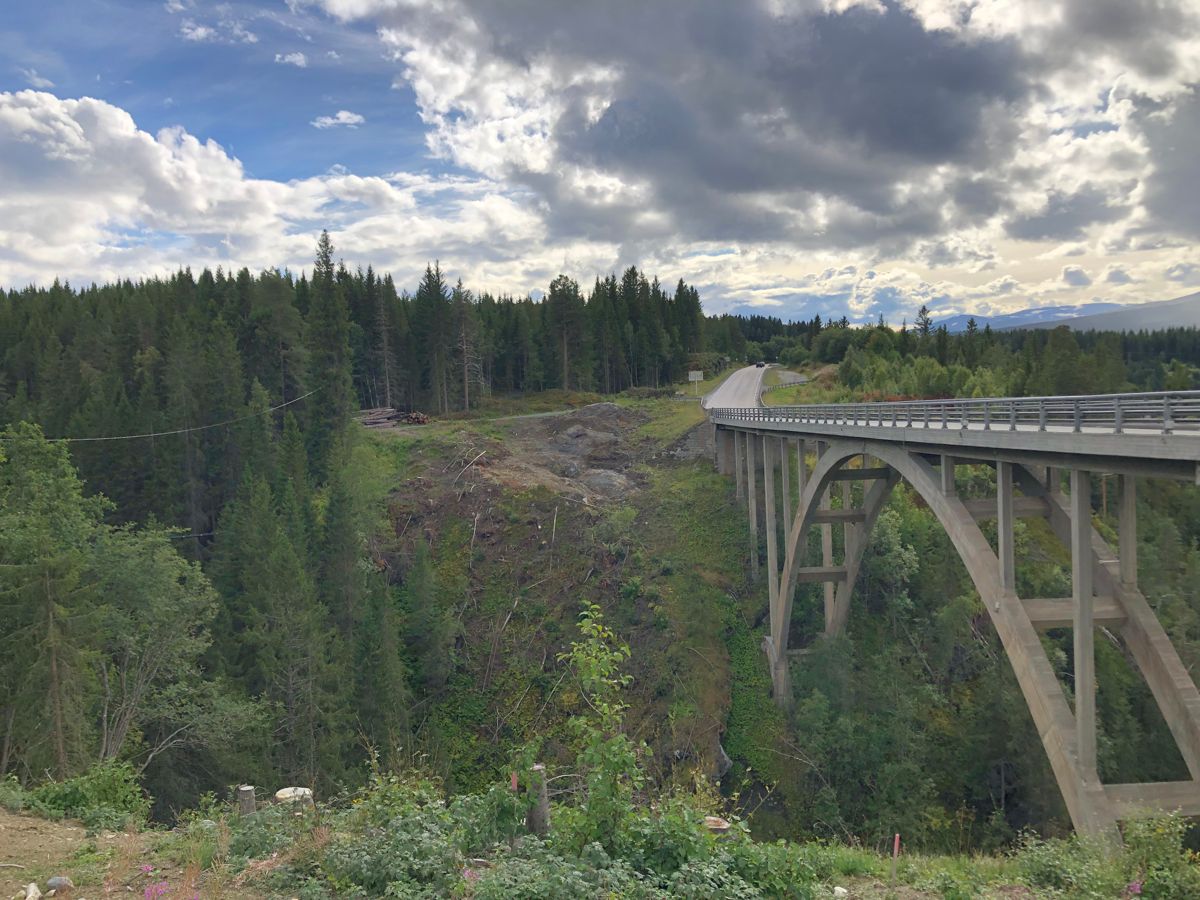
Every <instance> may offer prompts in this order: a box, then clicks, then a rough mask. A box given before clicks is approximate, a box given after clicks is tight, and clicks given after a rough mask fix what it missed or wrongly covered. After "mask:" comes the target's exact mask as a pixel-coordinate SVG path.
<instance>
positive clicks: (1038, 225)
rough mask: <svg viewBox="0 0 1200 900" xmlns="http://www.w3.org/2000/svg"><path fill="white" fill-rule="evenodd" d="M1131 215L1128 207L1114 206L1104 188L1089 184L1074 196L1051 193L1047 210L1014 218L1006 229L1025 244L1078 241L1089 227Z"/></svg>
mask: <svg viewBox="0 0 1200 900" xmlns="http://www.w3.org/2000/svg"><path fill="white" fill-rule="evenodd" d="M1127 212H1128V208H1127V207H1124V206H1117V205H1111V204H1110V203H1109V201H1108V196H1107V194H1105V192H1104V191H1102V190H1101V189H1100V188H1098V187H1095V186H1094V185H1086V186H1084V187H1082V188H1080V189H1079V190H1078V191H1076V192H1075V193H1073V194H1066V193H1063V192H1061V191H1051V192H1050V195H1049V197H1047V199H1046V208H1045V209H1044V210H1042V211H1041V212H1040V213H1036V214H1034V215H1031V216H1025V217H1023V218H1017V219H1011V220H1010V221H1008V222H1007V223H1006V224H1005V226H1004V230H1005V231H1007V232H1008V234H1009V236H1010V237H1014V238H1017V239H1018V240H1023V241H1046V240H1055V241H1077V240H1079V239H1081V238H1082V237H1083V236H1084V229H1085V228H1087V226H1089V225H1093V224H1095V223H1097V222H1115V221H1116V220H1117V219H1120V218H1122V217H1123V216H1124V215H1125V214H1126V213H1127Z"/></svg>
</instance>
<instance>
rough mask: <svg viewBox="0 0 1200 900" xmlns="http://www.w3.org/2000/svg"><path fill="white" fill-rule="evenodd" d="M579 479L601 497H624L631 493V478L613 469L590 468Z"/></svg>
mask: <svg viewBox="0 0 1200 900" xmlns="http://www.w3.org/2000/svg"><path fill="white" fill-rule="evenodd" d="M579 480H580V481H581V482H583V484H584V485H585V486H586V487H587V488H588V489H589V490H590V491H592V492H593V493H595V494H599V495H600V496H601V497H623V496H625V495H626V494H628V493H629V490H630V487H631V485H630V483H629V479H628V478H626V477H625V476H624V475H622V474H621V473H620V472H614V471H612V470H611V469H588V470H587V471H586V472H584V473H583V475H581V476H580V477H579Z"/></svg>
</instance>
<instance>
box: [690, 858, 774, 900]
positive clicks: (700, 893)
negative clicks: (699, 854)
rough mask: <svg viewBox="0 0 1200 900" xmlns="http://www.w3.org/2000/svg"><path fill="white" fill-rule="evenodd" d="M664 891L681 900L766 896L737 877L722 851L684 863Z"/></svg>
mask: <svg viewBox="0 0 1200 900" xmlns="http://www.w3.org/2000/svg"><path fill="white" fill-rule="evenodd" d="M667 891H668V895H669V896H671V897H682V898H685V900H717V898H719V897H738V898H743V900H749V898H755V897H765V896H767V895H766V894H764V893H763V892H762V891H760V890H759V889H758V888H757V887H755V886H754V885H752V884H750V882H748V881H746V879H744V878H742V877H741V876H740V875H738V874H737V872H736V870H735V866H734V863H733V860H732V859H731V858H730V856H729V854H727V853H724V852H722V853H719V854H718V855H716V856H713V857H710V858H708V859H700V860H695V861H694V862H690V863H688V864H687V865H686V866H684V867H683V868H682V869H680V870H679V871H678V872H676V873H675V874H674V875H673V876H672V877H671V880H670V882H669V886H668V887H667Z"/></svg>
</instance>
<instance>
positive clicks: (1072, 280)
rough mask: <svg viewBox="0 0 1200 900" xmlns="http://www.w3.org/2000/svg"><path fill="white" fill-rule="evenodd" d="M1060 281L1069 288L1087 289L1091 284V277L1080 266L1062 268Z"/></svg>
mask: <svg viewBox="0 0 1200 900" xmlns="http://www.w3.org/2000/svg"><path fill="white" fill-rule="evenodd" d="M1062 280H1063V281H1065V282H1066V283H1067V284H1069V285H1070V286H1071V287H1087V286H1088V285H1089V284H1091V283H1092V276H1091V275H1089V274H1088V273H1087V270H1086V269H1084V268H1083V267H1082V266H1063V270H1062Z"/></svg>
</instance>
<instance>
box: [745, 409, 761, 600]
mask: <svg viewBox="0 0 1200 900" xmlns="http://www.w3.org/2000/svg"><path fill="white" fill-rule="evenodd" d="M757 445H758V435H756V434H751V433H750V432H746V452H745V454H744V456H745V458H746V496H747V498H749V501H750V502H749V504H748V506H749V507H750V572H751V574H753V575H754V577H755V578H757V577H758V485H757V483H756V482H757V479H756V477H755V475H756V472H755V470H756V469H757V468H758V446H757Z"/></svg>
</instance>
